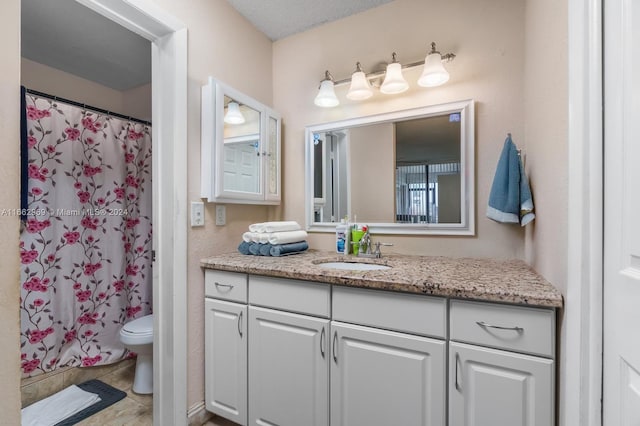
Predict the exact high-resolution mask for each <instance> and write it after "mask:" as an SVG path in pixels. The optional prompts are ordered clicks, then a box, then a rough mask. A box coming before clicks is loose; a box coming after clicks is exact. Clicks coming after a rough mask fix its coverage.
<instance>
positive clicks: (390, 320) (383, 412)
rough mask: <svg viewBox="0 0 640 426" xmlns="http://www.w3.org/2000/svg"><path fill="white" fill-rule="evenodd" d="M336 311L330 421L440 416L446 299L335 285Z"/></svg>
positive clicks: (408, 423) (351, 423)
mask: <svg viewBox="0 0 640 426" xmlns="http://www.w3.org/2000/svg"><path fill="white" fill-rule="evenodd" d="M333 319H334V320H333V321H332V322H331V332H332V338H331V342H332V346H331V359H332V363H331V425H332V426H359V425H367V426H387V425H403V426H441V425H443V424H445V413H446V355H445V353H446V342H445V340H444V338H445V334H446V299H442V298H432V297H426V296H415V295H407V294H400V293H393V292H386V291H375V290H364V289H353V288H347V287H334V289H333ZM391 330H397V331H391ZM410 333H411V334H410ZM414 333H415V334H419V335H415V334H414ZM427 335H430V336H435V337H436V338H430V337H425V336H427Z"/></svg>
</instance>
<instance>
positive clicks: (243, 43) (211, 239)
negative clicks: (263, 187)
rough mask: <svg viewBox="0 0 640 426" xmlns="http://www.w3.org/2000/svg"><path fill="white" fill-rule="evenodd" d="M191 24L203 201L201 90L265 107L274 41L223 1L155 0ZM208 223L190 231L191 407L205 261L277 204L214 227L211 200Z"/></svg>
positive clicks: (198, 387) (200, 342)
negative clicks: (215, 87) (225, 91)
mask: <svg viewBox="0 0 640 426" xmlns="http://www.w3.org/2000/svg"><path fill="white" fill-rule="evenodd" d="M154 1H155V2H156V3H157V4H158V5H159V6H160V7H162V8H163V9H164V10H166V11H167V12H168V13H170V14H172V15H173V16H175V17H176V18H177V19H179V20H181V21H182V22H183V23H184V24H185V25H186V26H187V28H188V31H189V34H188V38H189V50H188V61H189V62H188V89H187V90H188V94H187V96H188V100H187V101H188V118H187V119H188V129H187V130H188V135H189V136H188V140H187V141H185V143H186V144H187V150H188V154H187V155H188V158H187V162H188V172H187V173H188V197H189V201H196V200H197V201H199V200H200V88H201V86H202V85H204V84H206V82H207V77H208V76H213V77H215V78H217V79H220V80H221V81H223V82H224V83H227V84H228V85H230V86H232V87H234V88H235V89H237V90H240V91H241V92H244V93H245V94H247V95H249V96H251V97H253V98H255V99H257V100H258V101H260V102H262V103H263V104H266V105H270V106H271V105H273V102H272V92H273V90H272V71H271V68H272V66H271V41H270V40H269V39H268V38H267V37H266V36H265V35H263V34H262V33H260V32H259V31H258V30H257V29H255V28H254V27H253V26H252V25H250V24H249V22H248V21H246V20H245V19H244V18H243V17H242V16H241V15H240V14H238V13H237V12H236V10H235V9H233V8H232V7H231V6H230V5H229V3H227V2H226V1H223V0H215V1H211V0H189V1H188V2H176V1H174V0H154ZM205 208H206V212H205V226H204V227H202V228H192V229H190V230H189V233H188V236H187V238H188V259H187V261H188V265H187V267H188V271H187V282H186V283H184V285H185V286H187V287H188V295H187V298H188V300H187V303H188V310H189V313H188V330H187V333H188V345H189V347H188V364H187V365H188V367H187V368H188V377H187V386H188V393H187V406H188V407H191V406H193V405H195V404H198V403H200V402H202V401H203V400H204V273H203V271H202V269H200V264H199V262H200V259H202V258H205V257H208V256H212V255H215V254H219V253H223V252H228V251H233V250H236V248H237V246H238V244H239V243H240V242H241V237H242V233H243V232H245V231H246V230H247V227H248V226H249V224H250V223H253V222H262V221H265V220H267V219H268V218H275V217H276V216H275V214H276V213H275V208H273V207H256V206H250V205H231V204H228V205H227V225H226V226H216V225H215V205H214V204H206V207H205Z"/></svg>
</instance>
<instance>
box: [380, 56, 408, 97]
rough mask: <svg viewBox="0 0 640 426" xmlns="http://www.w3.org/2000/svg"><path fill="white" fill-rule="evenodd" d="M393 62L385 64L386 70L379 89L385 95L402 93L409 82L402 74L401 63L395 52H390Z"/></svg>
mask: <svg viewBox="0 0 640 426" xmlns="http://www.w3.org/2000/svg"><path fill="white" fill-rule="evenodd" d="M391 57H392V58H393V62H391V63H390V64H389V65H387V72H386V75H385V76H384V81H383V82H382V86H380V91H381V92H382V93H384V94H385V95H394V94H396V93H402V92H404V91H406V90H407V89H408V88H409V83H407V80H405V79H404V77H403V76H402V65H401V64H400V62H398V60H397V59H396V52H393V53H392V54H391Z"/></svg>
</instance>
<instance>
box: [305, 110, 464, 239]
mask: <svg viewBox="0 0 640 426" xmlns="http://www.w3.org/2000/svg"><path fill="white" fill-rule="evenodd" d="M305 133H306V134H305V136H306V149H305V152H306V162H305V178H306V181H305V214H306V226H307V229H308V230H310V231H319V232H323V231H325V232H334V231H335V226H336V223H337V222H340V219H341V218H344V217H348V218H349V219H350V221H351V222H354V221H355V222H357V223H358V224H367V225H369V226H370V228H371V231H372V233H377V234H427V235H428V234H432V235H475V197H474V195H475V169H474V163H475V140H474V135H475V121H474V103H473V101H472V100H465V101H458V102H451V103H447V104H441V105H433V106H427V107H421V108H415V109H410V110H404V111H395V112H391V113H385V114H378V115H372V116H367V117H359V118H353V119H348V120H342V121H336V122H331V123H324V124H318V125H312V126H308V127H307V128H306V132H305Z"/></svg>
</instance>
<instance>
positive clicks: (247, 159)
mask: <svg viewBox="0 0 640 426" xmlns="http://www.w3.org/2000/svg"><path fill="white" fill-rule="evenodd" d="M259 188H260V157H259V156H258V152H257V151H256V148H255V146H254V145H253V144H248V143H246V142H242V143H227V144H225V145H224V190H225V191H240V192H251V193H254V194H255V193H258V192H259Z"/></svg>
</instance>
